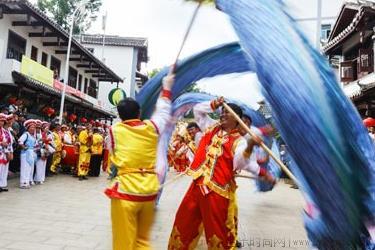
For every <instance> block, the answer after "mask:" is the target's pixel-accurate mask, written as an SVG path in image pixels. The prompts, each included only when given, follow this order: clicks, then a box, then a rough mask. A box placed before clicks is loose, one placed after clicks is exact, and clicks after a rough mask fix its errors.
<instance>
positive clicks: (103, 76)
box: [92, 74, 107, 78]
mask: <svg viewBox="0 0 375 250" xmlns="http://www.w3.org/2000/svg"><path fill="white" fill-rule="evenodd" d="M92 77H95V78H106V77H107V74H99V75H92Z"/></svg>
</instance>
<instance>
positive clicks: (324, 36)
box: [320, 24, 331, 40]
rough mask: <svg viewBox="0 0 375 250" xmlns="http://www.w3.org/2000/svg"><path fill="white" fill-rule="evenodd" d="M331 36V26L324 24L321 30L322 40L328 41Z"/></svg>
mask: <svg viewBox="0 0 375 250" xmlns="http://www.w3.org/2000/svg"><path fill="white" fill-rule="evenodd" d="M330 34H331V24H322V27H321V29H320V39H322V40H328V37H329V35H330Z"/></svg>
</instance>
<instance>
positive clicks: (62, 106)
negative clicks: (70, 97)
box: [59, 0, 90, 124]
mask: <svg viewBox="0 0 375 250" xmlns="http://www.w3.org/2000/svg"><path fill="white" fill-rule="evenodd" d="M89 1H90V0H84V1H82V2H81V3H80V4H79V5H78V7H77V8H76V9H75V10H74V12H73V14H72V20H71V21H70V25H69V27H70V30H69V41H68V51H67V52H66V62H65V74H64V87H63V91H62V93H61V102H60V114H59V123H60V124H62V119H63V112H64V103H65V92H66V85H67V84H68V78H69V59H70V49H71V46H72V37H73V26H74V18H75V16H76V14H77V13H79V12H80V11H81V10H83V9H84V8H85V6H86V4H88V3H89Z"/></svg>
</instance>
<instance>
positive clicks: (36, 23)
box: [12, 21, 44, 26]
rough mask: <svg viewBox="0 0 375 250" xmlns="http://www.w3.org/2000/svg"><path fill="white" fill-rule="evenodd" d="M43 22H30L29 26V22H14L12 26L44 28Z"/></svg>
mask: <svg viewBox="0 0 375 250" xmlns="http://www.w3.org/2000/svg"><path fill="white" fill-rule="evenodd" d="M43 24H44V23H43V22H39V21H34V22H30V23H29V24H28V23H27V21H13V22H12V26H43Z"/></svg>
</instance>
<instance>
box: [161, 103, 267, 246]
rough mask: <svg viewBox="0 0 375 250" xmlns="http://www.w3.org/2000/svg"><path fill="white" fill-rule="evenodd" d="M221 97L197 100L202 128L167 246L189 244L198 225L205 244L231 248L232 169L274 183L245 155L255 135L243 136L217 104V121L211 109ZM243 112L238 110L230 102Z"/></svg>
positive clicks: (233, 231) (196, 110)
mask: <svg viewBox="0 0 375 250" xmlns="http://www.w3.org/2000/svg"><path fill="white" fill-rule="evenodd" d="M223 102H224V98H222V97H221V98H218V99H216V100H214V101H212V102H204V103H201V104H198V105H196V106H195V108H194V116H195V119H196V122H197V124H198V125H199V127H200V128H201V130H202V131H204V132H203V135H202V138H201V140H200V143H199V146H198V148H197V150H196V153H195V157H194V160H193V162H192V164H191V165H190V168H189V170H188V174H189V175H191V176H192V177H193V179H194V180H193V182H192V184H191V185H190V188H189V189H188V191H187V193H186V194H185V197H184V198H183V200H182V202H181V204H180V207H179V208H178V211H177V213H176V218H175V222H174V225H173V229H172V232H171V235H170V238H169V245H168V249H171V250H173V249H194V247H195V246H196V243H197V241H198V239H199V236H200V228H201V225H203V228H204V232H205V237H206V242H207V245H208V249H233V248H235V244H236V228H235V227H236V225H235V221H234V220H233V212H234V211H233V208H232V207H231V204H232V199H233V197H232V196H233V194H235V190H236V182H235V174H236V172H237V171H240V170H247V171H250V172H252V173H253V174H255V175H256V176H259V178H264V179H265V180H266V181H270V182H274V179H273V177H272V176H271V175H270V174H269V173H268V172H267V171H266V170H265V169H263V168H261V167H259V165H258V164H257V163H256V160H255V161H252V158H251V157H250V155H251V153H252V149H253V147H254V145H255V144H256V143H259V142H260V141H261V140H260V138H259V137H254V138H250V139H249V140H248V141H246V140H245V139H244V138H243V137H242V136H241V134H240V133H239V130H238V126H239V124H238V122H237V120H236V119H235V117H234V116H233V115H231V114H230V113H229V112H228V111H227V110H226V109H224V108H222V109H221V114H220V122H217V121H215V120H213V119H211V118H210V117H209V116H208V113H211V112H213V111H215V110H216V109H218V108H219V107H221V106H222V104H223ZM228 106H230V107H231V108H232V109H233V110H234V112H235V113H236V114H237V115H238V116H240V117H242V109H241V108H240V107H239V106H237V105H235V104H232V103H229V104H228Z"/></svg>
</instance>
